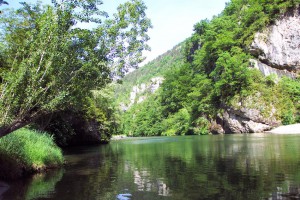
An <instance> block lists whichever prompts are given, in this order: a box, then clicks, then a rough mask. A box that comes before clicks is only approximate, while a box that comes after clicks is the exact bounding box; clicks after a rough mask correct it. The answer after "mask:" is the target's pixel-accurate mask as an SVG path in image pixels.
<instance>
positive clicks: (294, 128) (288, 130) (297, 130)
mask: <svg viewBox="0 0 300 200" xmlns="http://www.w3.org/2000/svg"><path fill="white" fill-rule="evenodd" d="M266 133H272V134H300V124H292V125H287V126H280V127H277V128H275V129H272V130H270V131H267V132H266Z"/></svg>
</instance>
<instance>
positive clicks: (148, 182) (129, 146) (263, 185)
mask: <svg viewBox="0 0 300 200" xmlns="http://www.w3.org/2000/svg"><path fill="white" fill-rule="evenodd" d="M65 154H66V160H67V162H68V165H67V166H65V167H64V169H60V170H55V171H50V172H48V173H45V174H39V175H35V176H34V177H32V178H30V179H26V180H22V181H18V182H13V183H9V185H10V187H9V189H8V190H7V191H5V192H4V193H3V192H2V194H0V199H12V200H15V199H59V200H61V199H62V200H63V199H76V200H77V199H78V200H81V199H82V200H87V199H91V200H92V199H101V200H102V199H104V200H105V199H121V200H127V199H128V200H129V199H151V200H152V199H178V200H179V199H180V200H182V199H298V198H300V195H299V194H300V135H266V134H260V135H226V136H190V137H154V138H132V139H126V140H121V141H113V142H111V143H110V144H109V145H104V146H99V147H80V148H75V149H69V150H68V151H66V152H65Z"/></svg>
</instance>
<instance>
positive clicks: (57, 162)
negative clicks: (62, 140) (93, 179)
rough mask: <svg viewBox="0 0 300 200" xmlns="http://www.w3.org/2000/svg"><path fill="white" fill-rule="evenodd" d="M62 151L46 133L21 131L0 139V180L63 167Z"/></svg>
mask: <svg viewBox="0 0 300 200" xmlns="http://www.w3.org/2000/svg"><path fill="white" fill-rule="evenodd" d="M63 163H64V158H63V154H62V151H61V149H60V148H59V147H57V145H56V144H55V143H54V141H53V138H52V137H51V136H50V135H49V134H46V133H42V132H38V131H34V130H29V129H20V130H17V131H15V132H13V133H12V134H9V135H7V136H5V137H3V138H1V139H0V178H2V179H16V178H20V177H22V176H25V175H28V174H32V173H35V172H40V171H44V170H46V169H49V168H54V167H59V166H61V165H63Z"/></svg>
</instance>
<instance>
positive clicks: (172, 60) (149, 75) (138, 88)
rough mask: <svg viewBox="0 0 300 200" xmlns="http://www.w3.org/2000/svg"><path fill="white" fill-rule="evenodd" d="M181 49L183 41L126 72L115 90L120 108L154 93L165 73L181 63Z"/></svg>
mask: <svg viewBox="0 0 300 200" xmlns="http://www.w3.org/2000/svg"><path fill="white" fill-rule="evenodd" d="M182 49H183V43H181V44H178V45H176V46H175V47H174V48H173V49H171V50H169V51H167V52H166V53H164V54H162V55H160V56H159V57H157V58H156V59H154V60H153V61H151V62H149V63H148V64H146V65H145V66H143V67H141V68H139V69H137V70H135V71H133V72H131V73H129V74H127V75H126V76H125V77H124V78H123V79H122V84H119V85H117V86H116V90H115V98H116V102H117V104H119V105H121V110H127V109H128V108H129V107H131V106H132V105H133V104H135V103H137V102H141V101H143V100H145V99H146V98H147V96H148V95H149V94H152V93H154V92H155V91H156V90H157V89H158V88H159V86H160V84H161V83H162V82H163V79H164V78H163V77H164V76H165V74H166V73H167V72H168V71H170V70H175V69H176V68H179V67H180V66H181V65H182V64H183V53H182Z"/></svg>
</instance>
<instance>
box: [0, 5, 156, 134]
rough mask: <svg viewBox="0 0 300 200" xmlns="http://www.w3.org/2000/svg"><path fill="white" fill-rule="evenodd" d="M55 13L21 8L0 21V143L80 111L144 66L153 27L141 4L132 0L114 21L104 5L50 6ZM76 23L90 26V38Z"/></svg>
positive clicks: (43, 8) (45, 8)
mask: <svg viewBox="0 0 300 200" xmlns="http://www.w3.org/2000/svg"><path fill="white" fill-rule="evenodd" d="M53 2H54V5H55V6H54V7H52V6H41V5H40V4H36V5H30V4H27V3H22V5H23V7H22V8H21V9H19V10H17V11H11V12H9V13H8V12H7V13H6V15H5V16H4V17H3V18H1V31H2V32H3V33H4V34H3V36H2V38H1V39H2V40H3V41H4V43H3V44H4V50H3V53H2V54H1V55H2V56H3V59H1V62H4V63H2V64H1V65H4V66H7V70H5V69H1V75H0V76H1V79H2V84H1V88H0V96H1V98H0V113H1V120H0V126H1V129H0V130H1V134H0V135H1V136H3V135H5V134H8V133H10V132H11V131H13V130H16V129H18V128H20V127H22V126H24V125H26V124H28V123H31V122H32V121H35V120H36V119H37V118H39V117H41V116H44V115H48V114H50V113H53V112H57V111H62V110H67V109H72V110H74V109H75V110H81V109H82V107H81V106H82V104H83V102H84V101H85V98H86V97H91V96H92V94H91V90H95V89H101V88H103V87H104V86H105V85H106V84H107V83H109V82H110V81H111V78H112V76H113V75H114V74H118V75H122V74H123V73H124V72H125V71H126V69H127V68H128V66H129V65H130V66H131V67H132V66H133V67H134V66H136V65H137V63H139V62H141V61H142V60H143V59H142V55H141V52H142V51H143V50H144V49H148V46H147V45H146V41H147V40H148V39H149V37H148V36H147V34H146V32H147V30H148V28H150V27H151V24H150V21H149V19H148V18H147V17H146V15H145V9H146V6H145V4H144V3H143V2H142V1H140V0H132V1H131V2H127V3H125V4H123V5H120V6H119V7H118V13H117V14H115V15H113V17H112V18H108V19H106V20H104V21H103V20H102V21H101V17H102V16H104V17H106V15H107V14H106V13H105V12H103V11H100V10H99V9H98V7H99V5H101V3H102V2H101V1H96V0H92V1H62V2H61V3H60V2H59V1H53ZM78 22H82V23H84V22H86V23H87V22H94V23H95V24H97V26H96V27H95V28H94V29H92V30H87V29H81V28H78V27H76V26H75V25H76V24H77V23H78Z"/></svg>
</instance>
